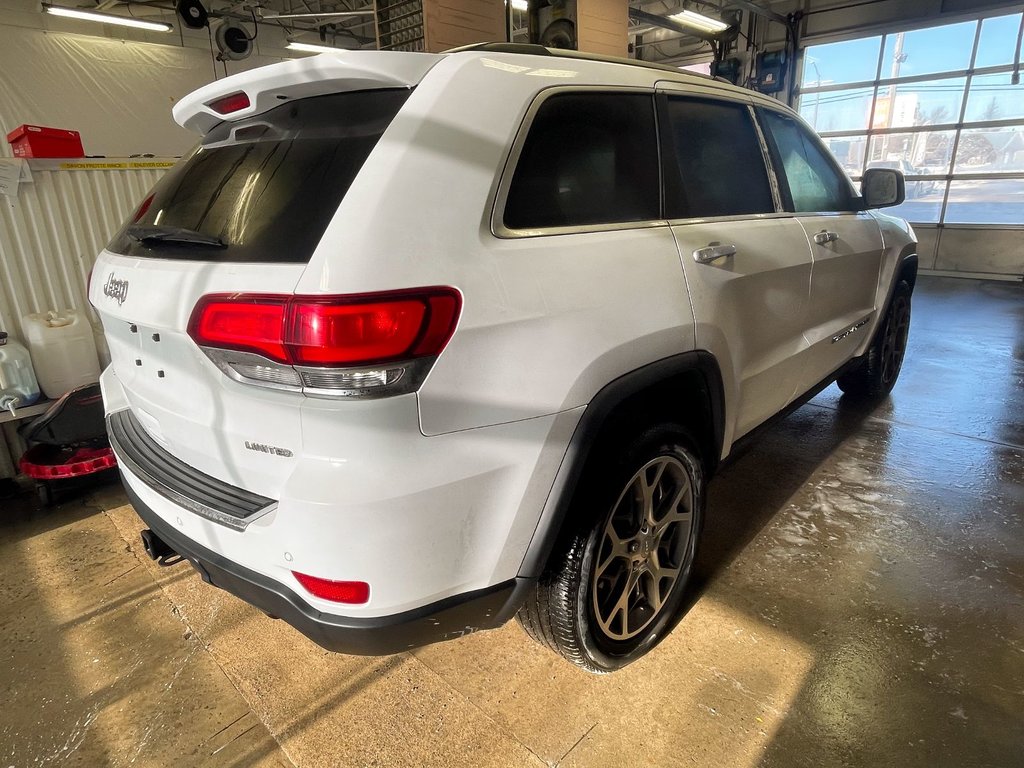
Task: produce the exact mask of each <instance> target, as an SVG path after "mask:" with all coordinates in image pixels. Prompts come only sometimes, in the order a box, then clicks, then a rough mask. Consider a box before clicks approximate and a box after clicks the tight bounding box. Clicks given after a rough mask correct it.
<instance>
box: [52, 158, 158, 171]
mask: <svg viewBox="0 0 1024 768" xmlns="http://www.w3.org/2000/svg"><path fill="white" fill-rule="evenodd" d="M173 165H174V162H173V161H168V160H122V161H119V162H112V163H104V162H91V161H81V162H73V163H61V164H60V166H59V167H60V169H61V170H62V171H124V170H138V169H148V168H170V167H172V166H173Z"/></svg>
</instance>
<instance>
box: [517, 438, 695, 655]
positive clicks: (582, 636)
mask: <svg viewBox="0 0 1024 768" xmlns="http://www.w3.org/2000/svg"><path fill="white" fill-rule="evenodd" d="M692 444H693V443H692V441H691V440H690V438H689V436H688V434H687V433H686V431H685V430H684V429H683V428H682V427H679V426H677V425H673V424H664V425H659V426H655V427H651V428H649V429H646V430H644V431H643V432H642V433H641V434H640V435H638V436H637V437H636V438H635V439H633V440H632V441H631V442H629V443H628V444H627V445H626V446H625V447H623V445H622V443H621V442H618V443H616V444H615V445H614V446H609V447H614V448H617V449H618V450H617V451H614V452H613V451H611V450H606V451H603V452H602V453H601V454H598V455H599V457H601V458H599V459H598V460H597V461H595V462H594V463H593V464H592V465H591V466H589V468H588V470H587V471H586V472H585V473H584V475H583V477H582V478H581V480H580V484H579V486H578V488H577V492H576V496H575V498H574V499H573V509H572V516H571V517H570V520H572V521H574V522H573V530H571V531H570V532H569V534H568V535H567V536H566V537H565V541H564V543H563V544H562V546H560V547H559V548H557V549H556V550H555V552H554V554H553V555H552V558H551V561H550V562H549V564H548V568H547V570H546V572H545V573H544V575H543V576H542V577H541V579H540V580H539V582H538V584H537V586H536V588H535V590H534V591H533V592H532V593H531V595H530V597H529V598H528V599H527V601H526V603H525V604H524V605H523V607H522V608H520V610H519V613H518V614H517V616H516V618H517V620H518V621H519V623H520V625H521V626H522V627H523V629H524V630H525V631H526V633H527V634H528V635H529V636H530V637H532V638H533V639H534V640H536V641H537V642H538V643H540V644H541V645H543V646H545V647H547V648H550V649H551V650H553V651H554V652H555V653H557V654H559V655H561V656H562V657H563V658H565V659H567V660H568V661H570V662H572V663H573V664H576V665H577V666H579V667H582V668H583V669H585V670H587V671H588V672H594V673H597V674H603V673H607V672H612V671H614V670H617V669H620V668H622V667H624V666H626V665H627V664H629V663H631V662H633V661H636V660H637V659H638V658H640V657H641V656H643V655H644V654H646V653H647V652H649V651H650V650H651V649H652V648H654V646H655V645H657V644H658V642H660V641H661V640H662V638H663V637H664V636H665V635H666V634H668V632H669V631H671V629H672V627H673V626H675V622H676V621H677V620H678V619H679V617H680V615H681V611H682V607H683V600H684V597H685V593H686V585H687V583H688V582H689V578H690V572H691V570H692V567H693V561H694V557H695V555H696V550H697V540H698V538H699V535H700V528H701V524H702V522H703V519H704V473H703V469H702V466H701V463H700V461H699V459H698V458H697V454H696V452H695V451H694V450H693V449H692V448H691V446H692ZM645 491H646V492H645ZM669 499H671V500H669ZM648 501H649V502H650V503H646V502H648ZM666 501H667V503H666ZM670 517H671V520H670V519H669V518H670ZM599 559H600V562H599ZM596 570H599V573H595V571H596ZM673 572H674V575H672V573H673ZM609 574H611V575H609ZM598 576H600V578H598ZM655 604H657V605H655Z"/></svg>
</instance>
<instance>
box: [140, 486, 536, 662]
mask: <svg viewBox="0 0 1024 768" xmlns="http://www.w3.org/2000/svg"><path fill="white" fill-rule="evenodd" d="M122 481H124V478H123V477H122ZM123 484H124V487H125V491H126V492H127V493H128V498H129V499H130V500H131V503H132V506H134V507H135V511H136V513H137V514H138V515H139V517H140V518H142V520H143V521H144V522H145V523H146V525H147V526H149V528H150V530H152V531H153V533H155V534H156V535H157V536H159V537H160V538H161V539H162V540H163V541H164V542H165V543H166V544H167V545H168V546H170V547H171V548H172V549H173V550H174V551H175V552H177V553H178V554H179V555H181V556H182V557H183V558H185V559H186V560H188V561H189V562H190V563H191V564H192V565H193V566H194V567H195V569H196V570H197V571H199V574H200V575H201V576H202V578H203V580H204V581H206V582H208V583H210V584H212V585H214V586H216V587H220V588H221V589H223V590H225V591H226V592H230V593H231V594H233V595H235V596H236V597H239V598H241V599H242V600H244V601H246V602H247V603H249V604H250V605H253V606H255V607H256V608H259V609H260V610H261V611H263V612H264V613H267V614H269V615H271V616H274V617H277V618H279V619H282V620H283V621H285V622H287V623H288V624H291V625H292V626H293V627H295V628H296V629H297V630H299V631H300V632H301V633H302V634H304V635H305V636H306V637H308V638H309V639H310V640H312V641H313V642H314V643H316V644H317V645H319V646H321V647H323V648H326V649H327V650H329V651H335V652H338V653H348V654H355V655H361V656H384V655H387V654H392V653H400V652H402V651H408V650H410V649H412V648H418V647H420V646H424V645H429V644H431V643H437V642H441V641H443V640H454V639H456V638H459V637H463V636H464V635H468V634H470V633H472V632H476V631H478V630H481V629H493V628H494V627H498V626H501V625H502V624H504V623H505V622H506V621H507V620H508V619H509V618H511V616H512V615H514V614H515V611H516V609H517V608H518V606H519V604H520V603H521V602H522V599H523V597H524V596H525V593H526V590H527V589H528V588H529V587H530V586H531V585H532V582H530V581H529V580H526V579H521V578H515V579H509V580H508V581H505V582H502V583H501V584H495V585H494V586H491V587H486V588H484V589H480V590H475V591H473V592H466V593H464V594H461V595H454V596H452V597H448V598H445V599H444V600H440V601H438V602H436V603H431V604H429V605H425V606H421V607H419V608H414V609H412V610H410V611H404V612H402V613H396V614H392V615H390V616H380V617H372V618H355V617H346V616H335V615H333V614H326V613H322V612H320V611H318V610H316V609H315V608H313V607H311V606H310V605H308V604H307V603H306V602H305V601H303V600H302V599H301V598H299V596H298V595H297V594H296V593H295V592H293V591H292V590H290V589H289V588H288V587H286V586H285V585H283V584H280V583H278V582H276V581H274V580H273V579H270V578H268V577H266V576H263V575H262V574H259V573H256V572H254V571H251V570H249V569H248V568H244V567H242V566H240V565H238V564H237V563H234V562H232V561H230V560H228V559H227V558H225V557H223V556H222V555H219V554H217V553H216V552H213V551H211V550H209V549H206V548H205V547H203V546H202V545H200V544H197V543H196V542H195V541H192V540H191V539H189V538H188V537H186V536H184V535H183V534H182V533H180V532H179V531H177V530H175V529H174V528H173V527H172V526H170V525H168V524H167V523H166V522H165V521H164V520H163V519H162V518H161V517H160V516H159V515H157V514H156V513H155V512H153V510H152V509H150V508H149V507H148V506H146V504H145V503H144V502H143V501H142V500H141V499H140V498H139V497H138V495H137V494H136V493H135V492H134V491H133V490H132V488H131V486H130V485H129V484H128V483H127V482H123Z"/></svg>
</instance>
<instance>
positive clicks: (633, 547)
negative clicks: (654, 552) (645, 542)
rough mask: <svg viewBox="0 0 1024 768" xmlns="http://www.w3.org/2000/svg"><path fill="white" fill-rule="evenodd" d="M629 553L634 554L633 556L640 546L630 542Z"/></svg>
mask: <svg viewBox="0 0 1024 768" xmlns="http://www.w3.org/2000/svg"><path fill="white" fill-rule="evenodd" d="M629 551H630V552H631V553H634V554H635V553H637V552H639V551H640V544H639V543H638V542H635V541H631V542H630V543H629Z"/></svg>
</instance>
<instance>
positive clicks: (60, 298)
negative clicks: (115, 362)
mask: <svg viewBox="0 0 1024 768" xmlns="http://www.w3.org/2000/svg"><path fill="white" fill-rule="evenodd" d="M173 162H174V161H173V160H149V159H147V160H145V161H134V160H132V161H128V160H114V159H106V160H102V161H100V160H96V161H91V160H83V161H63V160H62V161H58V160H29V161H27V163H28V166H29V169H30V171H31V174H32V181H31V182H28V183H26V182H22V183H21V184H20V185H19V187H18V194H17V196H15V197H12V198H8V197H0V328H2V329H3V330H6V331H8V332H9V333H11V334H12V335H14V336H17V337H18V338H19V339H20V340H21V341H22V342H24V338H25V336H24V333H23V332H22V327H21V319H22V317H23V316H24V315H27V314H29V313H31V312H45V311H47V310H50V309H56V310H60V309H77V310H82V311H86V312H87V314H88V315H89V317H90V320H91V321H92V322H93V324H94V328H96V330H98V324H97V319H96V317H95V314H94V313H93V312H92V310H91V308H90V307H89V303H88V301H87V299H86V278H87V276H88V274H89V270H90V269H92V265H93V263H94V262H95V260H96V255H97V254H98V253H99V251H100V250H101V249H102V248H103V246H104V245H106V244H107V242H108V241H109V240H110V238H111V236H112V235H113V234H114V233H115V232H116V231H117V230H118V228H119V227H120V226H121V224H122V223H123V222H124V219H125V217H126V216H128V214H129V213H130V212H131V211H132V209H133V208H134V207H135V206H137V205H138V204H139V202H140V201H141V200H142V199H143V197H145V195H146V193H147V192H148V190H149V189H150V188H151V187H152V186H153V185H154V184H155V183H156V181H157V180H158V179H159V178H160V176H161V175H162V174H163V173H164V170H165V169H164V168H162V167H141V168H139V167H128V166H130V165H143V166H161V165H166V164H167V163H173ZM73 165H97V166H103V165H106V166H116V165H121V166H124V167H121V168H95V169H89V170H69V169H66V168H62V167H61V166H73ZM104 362H106V361H104Z"/></svg>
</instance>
